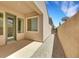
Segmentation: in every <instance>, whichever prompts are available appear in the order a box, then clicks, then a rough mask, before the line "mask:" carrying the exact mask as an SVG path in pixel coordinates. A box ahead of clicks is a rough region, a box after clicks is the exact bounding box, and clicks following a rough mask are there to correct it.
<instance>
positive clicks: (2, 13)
mask: <svg viewBox="0 0 79 59" xmlns="http://www.w3.org/2000/svg"><path fill="white" fill-rule="evenodd" d="M0 13H2V14H3V16H2V18H0V19H2V27H3V30H2V34H1V35H4V12H3V11H0ZM1 35H0V36H1Z"/></svg>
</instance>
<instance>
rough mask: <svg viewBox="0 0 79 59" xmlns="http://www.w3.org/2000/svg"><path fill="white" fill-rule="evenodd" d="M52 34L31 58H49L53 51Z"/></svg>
mask: <svg viewBox="0 0 79 59" xmlns="http://www.w3.org/2000/svg"><path fill="white" fill-rule="evenodd" d="M53 42H54V34H52V35H50V36H49V37H48V38H47V39H46V40H45V41H44V42H43V44H42V45H41V47H39V49H38V50H37V51H36V52H35V53H34V54H33V55H32V58H51V57H52V52H53Z"/></svg>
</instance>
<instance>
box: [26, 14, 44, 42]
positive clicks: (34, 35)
mask: <svg viewBox="0 0 79 59" xmlns="http://www.w3.org/2000/svg"><path fill="white" fill-rule="evenodd" d="M32 17H38V31H28V30H27V20H28V19H27V18H28V17H27V18H26V33H25V38H26V39H31V40H36V41H42V40H43V34H42V33H43V32H42V30H43V28H42V26H43V22H42V21H43V19H42V16H40V15H36V16H33V15H32Z"/></svg>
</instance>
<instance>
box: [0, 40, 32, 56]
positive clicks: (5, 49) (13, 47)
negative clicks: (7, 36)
mask: <svg viewBox="0 0 79 59" xmlns="http://www.w3.org/2000/svg"><path fill="white" fill-rule="evenodd" d="M31 42H33V41H32V40H20V41H16V42H14V43H11V44H7V45H5V46H0V58H4V57H7V56H9V55H10V54H12V53H14V52H16V51H17V50H19V49H21V48H23V47H25V46H26V45H28V44H30V43H31Z"/></svg>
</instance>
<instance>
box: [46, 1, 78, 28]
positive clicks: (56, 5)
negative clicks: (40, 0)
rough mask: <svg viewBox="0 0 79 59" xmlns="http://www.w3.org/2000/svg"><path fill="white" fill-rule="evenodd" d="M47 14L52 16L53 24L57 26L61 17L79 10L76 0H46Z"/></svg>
mask: <svg viewBox="0 0 79 59" xmlns="http://www.w3.org/2000/svg"><path fill="white" fill-rule="evenodd" d="M46 4H47V9H48V14H49V16H50V17H51V18H52V20H53V23H54V25H55V26H56V27H57V26H58V25H59V22H61V23H63V22H62V21H61V19H62V18H63V17H65V16H67V17H72V16H73V15H75V14H76V13H77V12H78V10H79V2H78V1H47V2H46Z"/></svg>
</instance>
